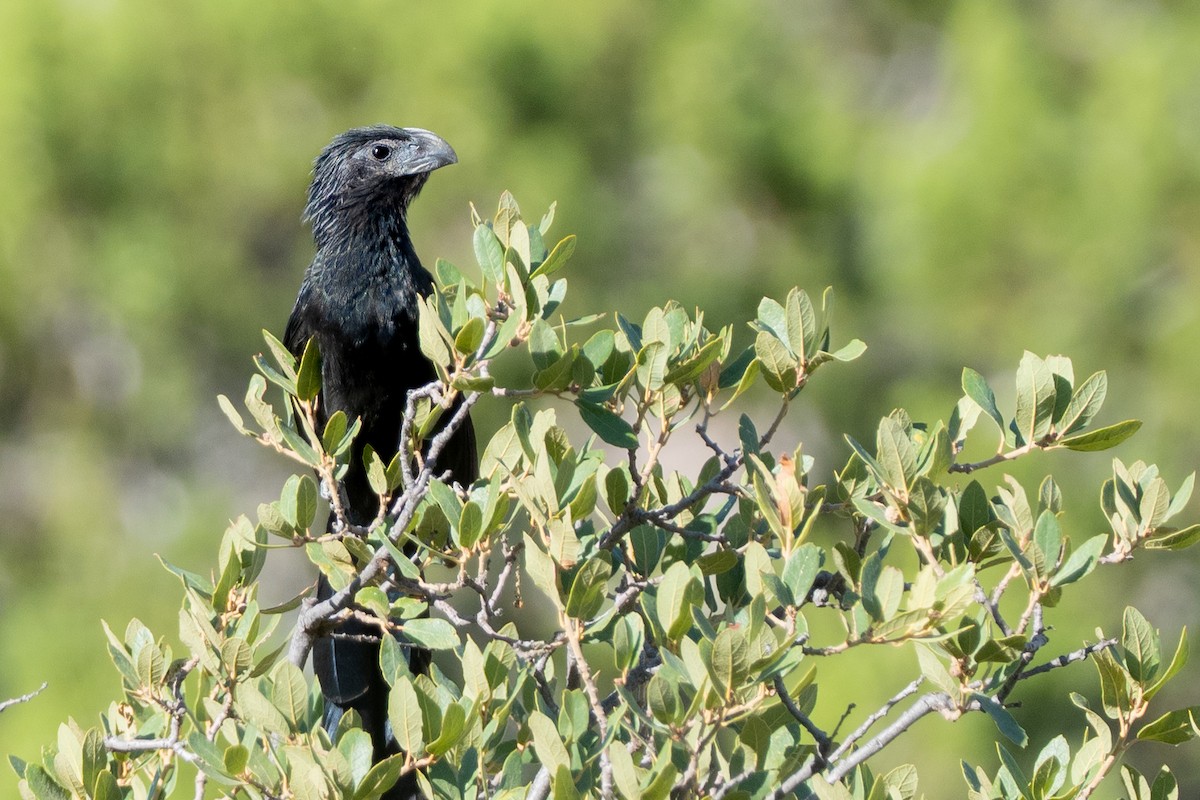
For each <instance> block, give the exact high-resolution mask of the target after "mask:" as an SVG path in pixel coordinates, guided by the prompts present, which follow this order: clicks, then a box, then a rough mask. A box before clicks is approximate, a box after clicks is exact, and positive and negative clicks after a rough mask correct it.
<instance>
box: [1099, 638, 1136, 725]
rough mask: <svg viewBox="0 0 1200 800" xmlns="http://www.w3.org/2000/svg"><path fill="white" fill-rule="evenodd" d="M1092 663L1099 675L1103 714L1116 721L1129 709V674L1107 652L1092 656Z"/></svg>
mask: <svg viewBox="0 0 1200 800" xmlns="http://www.w3.org/2000/svg"><path fill="white" fill-rule="evenodd" d="M1092 662H1093V663H1094V664H1095V665H1096V671H1097V672H1099V673H1100V699H1101V702H1102V703H1103V705H1104V713H1105V715H1106V716H1107V717H1108V718H1109V719H1118V718H1119V717H1120V715H1122V714H1124V713H1125V712H1126V710H1127V709H1128V708H1129V694H1130V689H1131V688H1132V687H1131V685H1130V683H1131V681H1130V676H1129V673H1128V672H1127V671H1126V670H1125V668H1124V667H1123V666H1122V665H1121V664H1119V663H1118V662H1117V660H1116V658H1115V657H1114V656H1113V654H1112V653H1110V652H1109V651H1107V650H1103V651H1101V652H1099V653H1096V654H1095V655H1094V656H1092Z"/></svg>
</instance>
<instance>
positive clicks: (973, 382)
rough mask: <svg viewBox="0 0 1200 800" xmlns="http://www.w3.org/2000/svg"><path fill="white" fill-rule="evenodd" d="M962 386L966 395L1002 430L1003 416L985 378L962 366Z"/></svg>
mask: <svg viewBox="0 0 1200 800" xmlns="http://www.w3.org/2000/svg"><path fill="white" fill-rule="evenodd" d="M962 388H963V392H965V393H966V395H967V397H969V398H971V399H972V400H973V401H975V404H976V405H977V406H979V407H980V408H982V409H983V412H984V413H985V414H987V415H988V416H989V417H991V418H992V419H993V420H995V422H996V426H997V427H998V428H1000V430H1004V417H1003V416H1002V415H1001V414H1000V409H999V408H998V407H997V406H996V394H995V393H994V392H993V391H992V387H991V386H988V382H987V379H986V378H984V377H983V376H982V375H980V374H979V373H978V372H976V371H975V370H973V369H971V368H970V367H964V368H963V373H962Z"/></svg>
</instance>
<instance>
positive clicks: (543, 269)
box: [529, 234, 575, 278]
mask: <svg viewBox="0 0 1200 800" xmlns="http://www.w3.org/2000/svg"><path fill="white" fill-rule="evenodd" d="M574 253H575V234H571V235H570V236H567V237H564V238H563V239H560V240H559V242H558V244H556V245H554V249H553V250H551V251H550V255H548V256H546V260H545V261H543V262H542V263H541V264H539V265H538V268H537V269H535V270H534V271H533V272H532V273H531V274H530V276H529V277H530V278H536V277H538V276H539V275H545V276H546V277H549V276H551V275H553V274H554V273H556V272H558V271H559V270H560V269H562V268H563V267H565V266H566V265H567V262H568V261H570V260H571V256H572V255H573V254H574Z"/></svg>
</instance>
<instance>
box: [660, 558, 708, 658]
mask: <svg viewBox="0 0 1200 800" xmlns="http://www.w3.org/2000/svg"><path fill="white" fill-rule="evenodd" d="M698 586H699V582H698V581H697V580H696V576H694V575H693V574H692V571H691V570H690V569H688V566H687V564H684V563H683V562H682V561H676V562H675V563H674V564H672V565H671V566H670V568H669V569H667V571H666V573H665V574H664V575H663V579H662V583H660V584H659V585H658V592H657V594H656V603H657V611H658V619H659V623H660V624H661V625H662V627H663V630H664V631H665V632H666V634H667V639H669V640H671V641H675V640H677V639H678V638H679V637H680V636H682V635H683V634H684V633H685V632H687V630H688V629H689V628H691V626H692V604H693V598H694V597H695V595H696V590H697V588H698Z"/></svg>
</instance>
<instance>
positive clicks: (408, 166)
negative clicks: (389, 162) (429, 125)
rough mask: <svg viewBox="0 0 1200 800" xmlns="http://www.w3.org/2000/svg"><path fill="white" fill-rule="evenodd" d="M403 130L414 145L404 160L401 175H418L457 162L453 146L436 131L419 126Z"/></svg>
mask: <svg viewBox="0 0 1200 800" xmlns="http://www.w3.org/2000/svg"><path fill="white" fill-rule="evenodd" d="M404 132H405V133H407V134H408V135H409V136H411V137H412V140H413V143H414V144H415V147H413V149H412V150H411V151H410V155H409V157H408V158H406V159H405V160H404V165H403V170H404V171H403V172H402V173H401V174H402V175H419V174H420V173H422V172H433V171H434V170H435V169H437V168H439V167H445V166H448V165H450V164H457V163H458V156H457V155H455V154H454V148H453V147H451V146H450V143H449V142H447V141H446V140H445V139H443V138H442V137H440V136H438V135H437V134H436V133H433V132H432V131H427V130H423V129H421V128H405V129H404Z"/></svg>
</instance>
